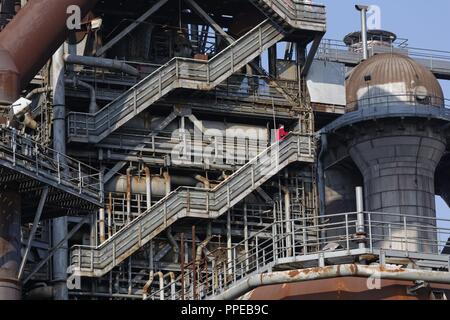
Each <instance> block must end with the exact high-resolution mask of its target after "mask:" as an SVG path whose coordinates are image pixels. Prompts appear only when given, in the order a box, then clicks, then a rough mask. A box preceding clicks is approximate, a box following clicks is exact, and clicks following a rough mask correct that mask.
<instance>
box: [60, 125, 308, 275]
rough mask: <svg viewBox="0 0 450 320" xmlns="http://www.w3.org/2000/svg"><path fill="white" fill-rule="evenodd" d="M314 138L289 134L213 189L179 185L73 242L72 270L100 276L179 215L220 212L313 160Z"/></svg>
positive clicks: (207, 215) (212, 216)
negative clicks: (111, 230)
mask: <svg viewBox="0 0 450 320" xmlns="http://www.w3.org/2000/svg"><path fill="white" fill-rule="evenodd" d="M313 139H314V138H313V137H312V136H309V135H300V134H296V133H293V134H291V135H289V136H288V137H287V138H286V139H285V140H283V141H280V142H277V143H275V144H273V145H272V146H271V147H269V148H267V149H266V150H264V151H263V152H262V153H261V154H259V155H258V156H257V157H255V158H254V159H253V160H251V161H250V162H248V163H247V164H246V165H244V166H243V167H241V168H240V169H239V170H238V171H236V172H235V173H234V174H233V175H231V176H230V177H229V178H228V179H226V180H225V181H223V182H222V183H221V184H219V185H218V186H217V187H215V188H214V189H212V190H209V189H199V188H186V187H182V188H178V189H177V190H175V191H173V192H172V193H170V194H169V195H167V196H166V197H165V198H163V199H161V200H160V201H159V202H158V203H156V204H155V205H154V206H153V207H152V208H150V209H149V210H147V211H146V212H144V213H143V214H142V215H141V216H140V217H138V218H137V219H135V220H133V221H132V222H131V223H130V224H128V225H127V226H125V227H123V228H122V229H121V230H120V231H119V232H118V233H116V234H115V235H113V236H112V237H111V238H109V239H108V240H107V241H106V242H104V243H103V244H101V245H100V246H98V247H89V246H74V247H73V248H72V249H71V267H69V273H72V274H73V276H86V277H101V276H102V275H104V274H106V273H107V272H109V271H110V270H112V269H113V268H114V267H115V266H117V265H118V264H120V263H121V262H122V261H124V260H125V259H126V258H128V257H129V256H131V255H132V254H133V253H135V252H136V251H137V250H139V249H140V248H142V247H143V246H144V245H146V244H147V243H148V242H149V241H150V240H152V239H153V238H154V237H155V236H157V235H158V234H160V233H161V232H162V231H164V230H166V229H167V228H168V227H170V226H171V225H172V224H173V223H175V222H176V221H178V220H179V219H182V218H185V217H195V218H204V219H215V218H218V217H219V216H221V215H222V214H224V213H225V212H227V210H229V209H230V208H232V207H233V206H234V205H236V204H237V203H239V202H240V201H241V200H243V199H244V198H245V197H247V196H248V195H249V194H250V193H252V192H253V191H254V190H256V189H257V188H258V187H259V186H261V185H262V184H263V183H265V182H266V181H268V180H269V179H270V178H271V177H273V176H274V175H275V174H277V173H278V172H279V171H281V170H282V169H283V168H285V167H286V166H287V165H289V164H290V163H293V162H303V163H313V162H314V158H315V157H314V149H315V148H314V141H313Z"/></svg>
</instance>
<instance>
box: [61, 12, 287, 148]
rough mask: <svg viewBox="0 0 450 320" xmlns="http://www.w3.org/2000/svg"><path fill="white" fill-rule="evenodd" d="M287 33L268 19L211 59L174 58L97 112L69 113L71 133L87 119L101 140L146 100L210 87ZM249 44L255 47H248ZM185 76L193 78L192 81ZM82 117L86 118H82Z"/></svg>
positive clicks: (91, 132) (91, 133) (90, 129)
mask: <svg viewBox="0 0 450 320" xmlns="http://www.w3.org/2000/svg"><path fill="white" fill-rule="evenodd" d="M283 37H284V35H283V34H282V33H280V32H279V31H278V30H277V29H276V28H275V27H274V26H273V25H272V24H271V23H270V21H268V20H266V21H263V22H262V23H261V24H259V25H258V26H256V27H255V28H254V29H252V30H251V31H249V32H248V33H247V34H246V35H245V36H243V37H241V38H240V39H238V40H237V41H236V42H234V43H233V44H231V45H230V46H229V47H227V48H226V49H224V50H223V51H222V52H220V53H219V54H217V55H216V56H215V57H213V58H212V59H211V60H209V61H203V60H195V59H189V58H179V57H176V58H173V59H172V60H170V61H169V62H168V63H166V64H165V65H163V66H162V67H160V68H159V69H157V70H156V71H155V72H153V73H152V74H150V75H149V76H148V77H146V78H145V79H143V80H142V81H140V82H139V83H138V84H136V85H135V86H133V87H132V88H131V89H129V90H128V91H127V92H125V93H124V94H122V95H120V96H119V97H118V98H117V99H116V100H114V101H113V102H111V103H110V104H109V105H107V106H106V107H105V108H103V109H102V110H100V111H98V112H97V113H95V114H92V115H91V114H86V113H75V112H71V113H69V114H68V118H67V120H68V123H69V125H68V130H69V132H68V134H69V136H72V135H77V129H78V128H74V126H73V122H74V121H76V122H78V123H83V122H84V123H85V124H86V128H85V129H84V130H85V131H86V135H87V136H94V137H96V138H95V139H96V140H101V139H102V138H103V137H104V136H105V133H108V132H112V131H114V130H115V129H117V127H118V122H119V121H122V122H126V121H124V120H126V118H127V117H133V116H135V115H136V114H137V113H139V112H140V111H142V110H143V109H145V105H146V104H149V105H151V104H153V103H154V102H156V101H157V100H159V99H160V98H161V97H163V96H164V95H166V94H167V93H168V92H170V91H172V90H173V89H175V88H177V87H183V86H187V87H190V86H192V84H193V83H196V87H197V86H198V85H200V87H202V86H203V87H204V88H206V89H209V88H212V87H215V86H216V85H218V84H219V83H221V82H222V81H223V80H225V79H226V78H228V77H229V76H230V75H232V74H233V73H234V72H235V71H237V70H239V69H240V68H241V67H242V66H244V65H245V64H247V63H248V62H249V61H251V59H253V58H254V56H255V55H258V54H260V53H262V52H263V51H264V50H265V49H267V48H268V47H270V46H271V45H273V44H274V43H276V42H278V41H280V40H281V39H282V38H283ZM256 39H259V41H255V40H256ZM249 47H250V48H251V50H248V48H249ZM182 80H189V81H190V84H188V83H183V82H182ZM143 106H144V107H143ZM80 117H81V118H82V120H78V118H80ZM72 130H75V133H74V132H72ZM80 130H83V129H80Z"/></svg>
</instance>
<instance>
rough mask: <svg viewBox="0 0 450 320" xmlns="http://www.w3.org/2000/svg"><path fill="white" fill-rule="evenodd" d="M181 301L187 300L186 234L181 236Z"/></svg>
mask: <svg viewBox="0 0 450 320" xmlns="http://www.w3.org/2000/svg"><path fill="white" fill-rule="evenodd" d="M180 268H181V300H185V288H184V285H185V283H184V233H182V234H181V235H180Z"/></svg>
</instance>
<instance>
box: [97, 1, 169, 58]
mask: <svg viewBox="0 0 450 320" xmlns="http://www.w3.org/2000/svg"><path fill="white" fill-rule="evenodd" d="M168 1H169V0H160V1H158V2H157V3H155V4H154V5H153V6H152V7H151V8H150V9H148V10H147V11H146V12H145V13H144V14H143V15H142V16H140V17H139V18H137V19H136V21H133V22H132V23H131V24H130V25H129V26H128V27H126V28H125V29H124V30H123V31H122V32H121V33H119V34H118V35H117V36H115V37H114V38H113V39H111V40H110V41H109V42H108V43H107V44H105V45H104V46H103V47H101V48H100V49H99V50H98V51H97V53H96V54H95V55H96V56H97V57H99V56H101V55H102V54H104V53H105V52H106V51H108V50H109V49H111V48H112V47H113V46H114V45H115V44H116V43H118V42H119V41H120V40H122V39H123V37H125V36H126V35H127V34H129V33H130V32H131V31H133V30H134V29H136V27H138V26H139V25H140V24H141V23H142V22H144V21H145V20H147V18H148V17H150V16H151V15H152V14H154V13H155V12H156V11H158V10H159V9H160V8H161V7H162V6H163V5H165V4H166V3H167V2H168Z"/></svg>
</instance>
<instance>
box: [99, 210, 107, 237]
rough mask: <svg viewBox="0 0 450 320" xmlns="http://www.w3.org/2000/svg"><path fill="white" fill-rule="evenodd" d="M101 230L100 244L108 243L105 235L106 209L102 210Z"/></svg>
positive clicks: (100, 215) (100, 216)
mask: <svg viewBox="0 0 450 320" xmlns="http://www.w3.org/2000/svg"><path fill="white" fill-rule="evenodd" d="M98 224H99V229H100V244H102V243H103V242H105V241H106V235H105V209H103V208H100V210H99V219H98Z"/></svg>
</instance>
